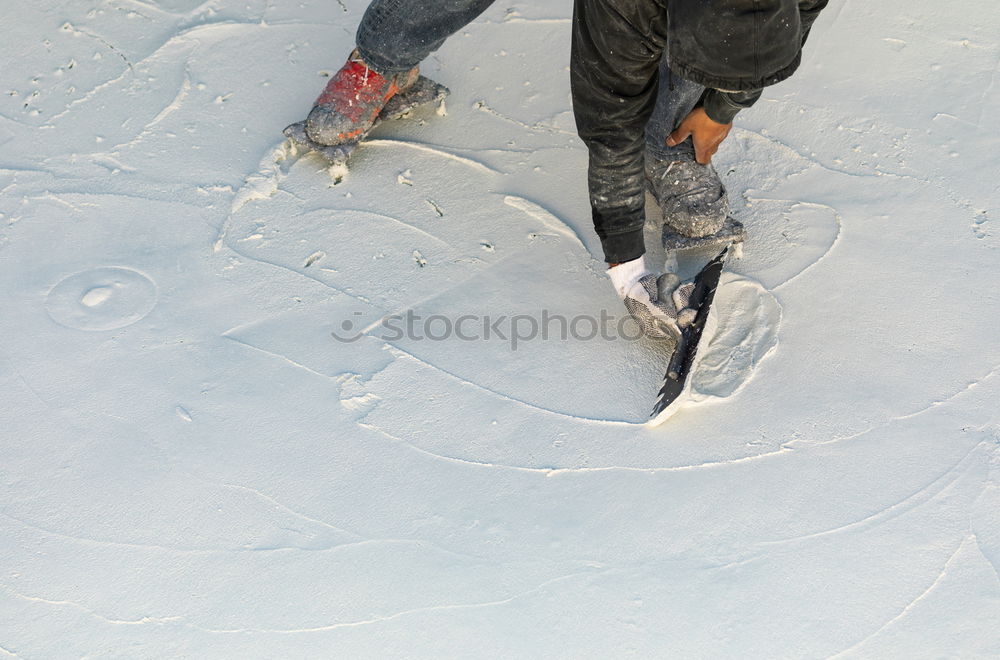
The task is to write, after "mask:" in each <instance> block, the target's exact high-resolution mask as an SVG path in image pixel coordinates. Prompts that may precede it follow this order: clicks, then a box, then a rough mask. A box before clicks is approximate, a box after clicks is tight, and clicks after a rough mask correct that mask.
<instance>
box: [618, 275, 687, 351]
mask: <svg viewBox="0 0 1000 660" xmlns="http://www.w3.org/2000/svg"><path fill="white" fill-rule="evenodd" d="M608 277H610V278H611V283H612V284H613V285H614V287H615V290H616V291H617V292H618V296H619V297H620V298H621V299H622V300H623V301H624V302H625V308H626V309H628V312H629V314H631V315H632V318H634V319H635V321H636V323H638V324H639V327H640V328H641V329H642V332H643V334H644V335H646V336H648V337H670V338H672V339H677V338H678V337H680V334H681V329H682V328H684V327H686V326H687V325H690V324H691V323H692V322H693V321H694V317H695V315H696V314H697V312H696V310H693V309H690V308H688V306H687V304H688V300H689V299H690V298H691V292H692V290H693V289H694V283H693V282H685V283H683V284H682V283H681V282H680V278H679V277H677V275H675V274H674V273H664V274H662V275H660V276H659V277H657V276H656V275H655V274H653V273H652V272H651V271H650V270H649V269H648V268H647V267H646V261H645V259H644V258H643V257H639V258H638V259H633V260H632V261H626V262H625V263H622V264H618V265H617V266H614V267H612V268H609V269H608Z"/></svg>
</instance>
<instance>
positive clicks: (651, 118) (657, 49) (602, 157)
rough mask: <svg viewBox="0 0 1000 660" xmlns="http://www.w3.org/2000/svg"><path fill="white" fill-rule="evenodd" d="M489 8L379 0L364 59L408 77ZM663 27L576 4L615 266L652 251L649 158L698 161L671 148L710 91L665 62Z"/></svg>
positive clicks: (591, 141) (364, 38)
mask: <svg viewBox="0 0 1000 660" xmlns="http://www.w3.org/2000/svg"><path fill="white" fill-rule="evenodd" d="M491 4H493V0H375V1H374V2H372V3H371V5H369V6H368V9H367V11H366V12H365V15H364V18H363V19H362V21H361V25H360V26H359V27H358V33H357V46H358V51H359V54H360V55H361V58H362V59H363V60H364V61H365V62H366V63H367V64H368V65H369V66H370V67H372V68H373V69H375V70H376V71H379V72H380V73H394V72H398V71H405V70H409V69H411V68H413V67H414V66H416V65H417V64H419V63H420V62H421V61H423V60H424V59H425V58H426V57H427V56H428V55H430V54H431V53H432V52H433V51H435V50H437V49H438V48H440V47H441V44H443V43H444V41H445V39H447V38H448V37H449V36H451V35H452V34H454V33H455V32H458V31H459V30H461V29H462V28H463V27H465V26H466V25H467V24H468V23H470V22H472V21H473V20H474V19H475V18H476V17H477V16H479V15H480V14H482V13H483V12H484V11H485V10H486V9H487V8H488V7H489V6H490V5H491ZM665 23H666V15H665V11H664V10H663V8H662V7H661V6H660V5H659V4H658V3H657V2H650V1H646V2H636V1H634V0H632V1H629V0H576V5H575V8H574V16H573V48H572V54H571V67H570V68H571V72H570V80H571V87H572V92H573V110H574V113H575V116H576V123H577V130H578V131H579V134H580V138H581V139H582V140H583V142H584V144H586V146H587V149H588V151H589V154H590V164H589V168H588V184H589V189H590V204H591V209H592V215H593V220H594V228H595V230H596V231H597V235H598V236H599V237H600V238H601V243H602V245H603V247H604V254H605V259H606V260H607V261H608V262H621V261H629V260H631V259H635V258H638V257H639V256H641V255H642V254H643V252H644V251H645V248H644V246H643V240H642V225H643V222H644V219H645V210H644V205H645V204H644V202H645V197H644V190H645V181H644V178H645V175H644V171H643V163H644V158H645V154H646V153H648V154H649V155H650V156H651V157H655V158H658V159H665V160H681V159H684V160H691V159H693V158H694V151H693V148H692V147H691V143H690V141H687V142H684V143H682V144H680V145H678V146H677V147H672V148H671V147H667V146H666V138H667V136H668V135H669V134H670V133H671V131H673V129H674V128H676V127H677V125H678V124H679V123H680V122H681V120H682V119H684V117H686V116H687V114H688V113H689V112H691V109H692V108H694V107H695V105H697V103H698V101H699V100H700V99H701V97H702V94H703V93H704V91H705V88H704V87H702V86H701V85H698V84H695V83H693V82H690V81H688V80H684V79H682V78H680V77H678V76H676V75H670V73H669V69H668V68H667V63H666V61H665V59H664V57H663V47H664V37H663V35H665V33H666V25H665ZM658 72H659V73H658ZM654 108H655V112H654Z"/></svg>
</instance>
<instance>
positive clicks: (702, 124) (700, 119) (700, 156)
mask: <svg viewBox="0 0 1000 660" xmlns="http://www.w3.org/2000/svg"><path fill="white" fill-rule="evenodd" d="M732 128H733V125H732V124H720V123H719V122H717V121H713V120H712V119H710V118H709V116H708V113H706V112H705V109H704V108H695V109H694V110H692V111H691V113H690V114H689V115H688V116H687V117H685V118H684V121H682V122H681V124H680V126H678V127H677V130H675V131H674V132H673V133H671V134H670V136H669V137H668V138H667V146H668V147H676V146H677V145H678V144H680V143H681V142H683V141H684V140H686V139H687V138H688V136H690V137H691V141H692V142H693V143H694V159H695V160H696V161H698V162H699V163H701V164H702V165H708V164H709V163H711V162H712V156H714V155H715V152H716V151H718V150H719V145H720V144H722V141H723V140H725V139H726V136H727V135H729V131H730V130H732Z"/></svg>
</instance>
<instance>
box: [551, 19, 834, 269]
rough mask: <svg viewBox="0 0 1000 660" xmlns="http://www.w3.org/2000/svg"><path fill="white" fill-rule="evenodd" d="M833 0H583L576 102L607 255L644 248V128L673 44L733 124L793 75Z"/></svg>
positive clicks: (713, 107)
mask: <svg viewBox="0 0 1000 660" xmlns="http://www.w3.org/2000/svg"><path fill="white" fill-rule="evenodd" d="M827 1H828V0H575V5H574V14H573V52H572V58H571V70H570V81H571V87H572V92H573V110H574V114H575V117H576V124H577V130H578V132H579V134H580V137H581V139H583V141H584V143H585V144H586V145H587V148H588V150H589V154H590V165H589V172H588V181H589V186H590V203H591V209H592V212H593V219H594V227H595V229H596V231H597V234H598V236H600V238H601V242H602V244H603V246H604V253H605V259H606V260H607V261H608V262H611V263H616V262H623V261H629V260H631V259H636V258H638V257H639V256H641V255H642V254H643V252H644V251H645V247H644V245H643V241H642V225H643V223H644V220H645V208H644V206H645V204H644V174H643V151H644V139H643V135H644V130H645V126H646V122H647V121H648V120H649V116H650V114H651V113H652V111H653V105H654V103H655V100H656V93H657V87H658V75H657V74H658V67H659V63H660V59H661V57H662V55H663V54H664V51H666V53H667V56H668V63H669V67H670V71H671V72H672V74H675V75H677V76H679V77H682V78H685V79H687V80H690V81H692V82H696V83H699V84H701V85H703V86H705V87H706V88H708V89H707V90H706V93H705V97H704V105H705V109H706V112H708V114H709V116H710V117H712V118H713V119H715V120H716V121H720V122H722V123H728V122H730V121H732V118H733V116H734V115H735V114H736V112H737V111H738V110H739V109H740V108H744V107H748V106H749V105H751V104H752V103H753V102H754V101H755V100H756V99H757V97H758V96H759V95H760V89H761V88H762V87H764V86H767V85H773V84H774V83H777V82H780V81H782V80H784V79H785V78H787V77H789V76H790V75H792V73H793V72H794V71H795V69H796V68H797V67H798V65H799V62H800V60H801V50H802V44H803V43H805V39H806V36H807V35H808V33H809V28H810V27H811V26H812V23H813V21H814V20H815V19H816V16H817V15H818V14H819V12H820V11H821V10H822V9H823V8H824V7H825V6H826V4H827Z"/></svg>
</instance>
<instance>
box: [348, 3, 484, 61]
mask: <svg viewBox="0 0 1000 660" xmlns="http://www.w3.org/2000/svg"><path fill="white" fill-rule="evenodd" d="M491 4H493V0H374V1H373V2H372V3H371V4H370V5H368V9H367V10H366V11H365V15H364V18H362V19H361V24H360V25H359V26H358V34H357V45H358V53H359V54H360V55H361V59H363V60H364V61H365V63H366V64H367V65H368V66H370V67H371V68H372V69H374V70H375V71H378V72H379V73H382V74H390V73H397V72H400V71H408V70H409V69H412V68H413V67H415V66H417V65H418V64H419V63H420V62H422V61H423V60H424V59H425V58H426V57H427V56H428V55H430V54H431V53H432V52H434V51H435V50H437V49H438V48H440V47H441V44H443V43H444V40H445V39H447V38H448V37H450V36H451V35H453V34H454V33H456V32H458V31H459V30H461V29H462V28H463V27H465V26H466V25H468V24H469V23H471V22H472V21H473V20H475V18H476V17H477V16H479V15H480V14H482V13H483V12H484V11H486V9H487V8H488V7H489V6H490V5H491Z"/></svg>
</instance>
